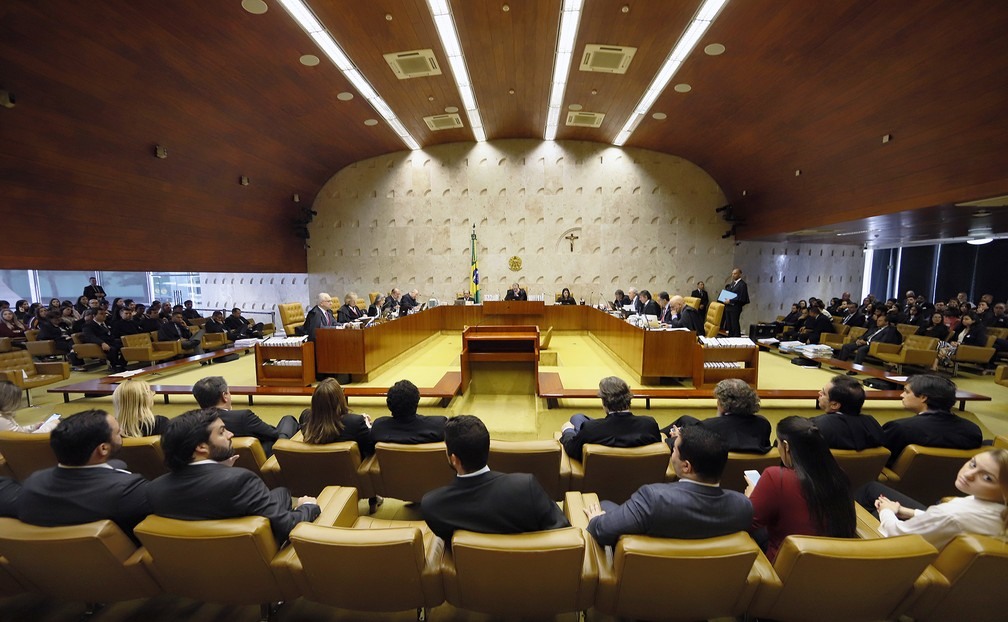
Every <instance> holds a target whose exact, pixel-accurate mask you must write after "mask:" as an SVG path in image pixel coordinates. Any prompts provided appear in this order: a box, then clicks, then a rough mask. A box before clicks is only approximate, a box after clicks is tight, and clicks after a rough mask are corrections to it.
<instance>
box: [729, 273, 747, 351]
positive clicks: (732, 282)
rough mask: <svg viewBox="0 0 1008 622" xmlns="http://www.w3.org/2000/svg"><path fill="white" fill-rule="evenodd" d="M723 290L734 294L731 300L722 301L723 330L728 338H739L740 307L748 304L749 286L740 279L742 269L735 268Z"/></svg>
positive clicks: (740, 324) (740, 327) (740, 326)
mask: <svg viewBox="0 0 1008 622" xmlns="http://www.w3.org/2000/svg"><path fill="white" fill-rule="evenodd" d="M725 289H727V290H728V291H730V292H732V293H733V294H735V297H734V298H732V299H731V300H723V301H722V302H724V305H725V308H724V317H725V329H726V330H727V331H728V336H729V337H740V336H741V335H742V323H741V322H742V307H744V306H746V305H747V304H749V286H748V285H746V282H745V281H744V280H743V279H742V269H741V268H735V269H734V270H732V272H731V278H729V279H728V284H727V285H725Z"/></svg>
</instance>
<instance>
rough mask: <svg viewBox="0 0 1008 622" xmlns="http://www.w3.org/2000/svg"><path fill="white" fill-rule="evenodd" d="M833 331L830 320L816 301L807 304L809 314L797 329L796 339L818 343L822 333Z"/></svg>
mask: <svg viewBox="0 0 1008 622" xmlns="http://www.w3.org/2000/svg"><path fill="white" fill-rule="evenodd" d="M832 332H833V322H831V321H830V320H829V319H828V318H827V317H826V316H825V315H824V314H823V312H822V309H821V308H820V307H819V303H818V302H814V303H812V304H810V305H809V315H808V317H807V318H805V325H804V326H802V327H801V328H800V329H798V341H800V342H802V343H819V340H820V339H821V338H822V334H823V333H832Z"/></svg>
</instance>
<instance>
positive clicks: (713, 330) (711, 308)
mask: <svg viewBox="0 0 1008 622" xmlns="http://www.w3.org/2000/svg"><path fill="white" fill-rule="evenodd" d="M723 317H724V304H723V303H720V302H718V301H716V300H711V301H710V303H709V304H708V305H707V317H706V318H704V336H706V337H717V336H718V331H720V330H721V318H723Z"/></svg>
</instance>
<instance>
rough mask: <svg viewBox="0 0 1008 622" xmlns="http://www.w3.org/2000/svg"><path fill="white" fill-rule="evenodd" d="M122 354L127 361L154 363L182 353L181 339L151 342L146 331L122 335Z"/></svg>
mask: <svg viewBox="0 0 1008 622" xmlns="http://www.w3.org/2000/svg"><path fill="white" fill-rule="evenodd" d="M122 343H123V347H122V355H123V357H124V358H125V359H126V362H128V363H156V362H157V361H163V360H165V359H170V358H174V357H176V356H179V355H180V354H182V342H181V341H156V342H151V337H150V335H148V334H147V333H139V334H136V335H123V336H122Z"/></svg>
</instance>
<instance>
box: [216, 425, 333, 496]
mask: <svg viewBox="0 0 1008 622" xmlns="http://www.w3.org/2000/svg"><path fill="white" fill-rule="evenodd" d="M231 451H233V452H234V453H236V454H238V460H236V461H235V463H234V466H236V467H239V468H242V469H248V470H249V471H252V472H253V473H255V474H256V475H258V476H259V477H260V478H261V479H262V480H263V481H264V482H266V485H267V486H269V487H270V488H276V487H277V486H281V485H282V484H280V483H279V481H278V480H271V479H266V477H264V476H263V473H262V468H263V465H264V464H266V460H267V459H266V452H265V451H263V448H262V444H261V443H259V439H257V438H256V437H254V436H236V437H234V438H232V439H231ZM319 490H321V488H320V489H319Z"/></svg>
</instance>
